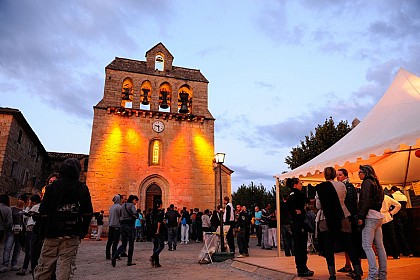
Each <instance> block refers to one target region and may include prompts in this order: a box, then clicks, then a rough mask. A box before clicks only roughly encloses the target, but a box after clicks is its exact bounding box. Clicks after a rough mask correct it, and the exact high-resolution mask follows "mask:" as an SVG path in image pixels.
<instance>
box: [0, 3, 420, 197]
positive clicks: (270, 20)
mask: <svg viewBox="0 0 420 280" xmlns="http://www.w3.org/2000/svg"><path fill="white" fill-rule="evenodd" d="M419 12H420V1H417V0H412V1H410V0H388V1H385V0H383V1H374V0H373V1H357V0H348V1H335V0H312V1H310V0H302V1H286V0H284V1H280V0H270V1H268V0H267V1H263V0H260V1H257V0H254V1H251V0H237V1H229V0H223V1H218V0H208V1H187V0H150V1H144V0H121V1H110V0H109V1H106V0H100V1H99V0H80V1H71V0H69V1H58V0H57V1H53V0H50V1H47V0H38V1H31V0H0V89H1V90H0V107H9V108H16V109H19V110H20V111H21V112H22V113H23V115H24V116H25V118H26V120H27V121H28V123H29V124H30V125H31V127H32V129H33V130H34V131H35V133H36V134H37V136H38V137H39V139H40V140H41V142H42V143H43V145H44V147H45V149H46V150H47V151H51V152H69V153H83V154H88V153H89V148H90V137H91V127H92V120H93V106H95V105H96V104H97V103H98V102H99V101H100V100H101V98H102V96H103V89H104V88H103V86H104V78H105V74H104V73H105V67H106V66H107V65H108V64H109V63H110V62H111V61H112V60H113V59H114V58H115V57H122V58H129V59H134V60H141V61H145V53H146V51H148V50H149V49H150V48H152V47H153V46H155V45H156V44H157V43H159V42H162V43H163V44H164V45H165V46H166V48H167V49H168V50H169V51H170V52H171V53H172V55H173V56H174V61H173V65H174V66H181V67H186V68H193V69H200V71H201V72H202V73H203V75H204V76H205V77H206V78H207V79H208V80H209V92H208V93H209V110H210V112H211V113H212V114H213V116H214V117H215V118H216V122H215V152H224V153H226V159H225V164H226V166H228V167H229V168H230V169H232V170H234V171H235V172H234V173H233V174H232V189H233V190H236V189H237V188H238V187H239V186H240V185H241V184H246V185H248V184H249V183H250V182H251V181H252V182H254V183H255V184H257V185H258V184H260V183H262V184H263V185H264V186H265V187H266V188H267V189H271V187H272V186H273V185H274V184H275V180H274V178H273V175H274V174H278V173H281V172H282V171H286V170H287V165H286V164H285V163H284V161H285V157H286V156H288V155H289V153H290V151H291V149H292V147H295V146H297V145H298V144H299V141H300V140H302V139H304V137H305V135H308V134H309V132H310V131H314V128H315V127H316V126H317V125H318V124H322V123H324V121H325V120H326V119H327V118H329V117H330V116H331V117H332V118H333V119H334V121H335V122H336V123H338V122H339V121H340V120H347V121H348V122H349V123H351V121H352V120H353V119H354V118H356V117H357V118H358V119H360V120H362V121H363V118H364V117H365V115H366V114H367V113H368V112H369V110H370V109H372V107H373V106H374V105H375V103H376V102H377V101H378V100H379V98H380V97H381V96H382V95H383V93H384V92H385V91H386V89H387V87H388V86H389V85H390V84H391V81H392V79H393V77H394V75H395V74H396V72H397V71H398V69H399V68H400V67H403V68H405V69H406V70H408V71H410V72H411V73H413V74H415V75H417V76H419V75H420V63H419V61H420V13H419ZM402 113H403V112H402Z"/></svg>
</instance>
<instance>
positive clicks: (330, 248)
mask: <svg viewBox="0 0 420 280" xmlns="http://www.w3.org/2000/svg"><path fill="white" fill-rule="evenodd" d="M320 237H321V238H322V244H323V245H324V257H325V259H326V260H327V265H328V266H335V259H334V251H335V244H336V241H337V240H338V236H337V233H332V232H330V231H328V230H327V231H323V232H322V233H320Z"/></svg>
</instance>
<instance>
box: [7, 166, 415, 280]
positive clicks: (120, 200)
mask: <svg viewBox="0 0 420 280" xmlns="http://www.w3.org/2000/svg"><path fill="white" fill-rule="evenodd" d="M79 172H80V163H79V162H78V161H77V160H76V159H68V160H66V161H64V163H63V165H62V167H61V169H60V173H59V174H57V173H54V174H51V176H49V178H48V180H47V186H46V187H45V188H44V189H43V190H42V192H41V194H40V195H37V194H36V195H32V196H30V197H28V196H27V195H21V196H19V197H18V200H17V205H16V206H13V207H10V201H9V196H8V195H6V194H2V195H0V218H1V221H0V240H4V246H3V247H4V250H3V260H2V265H1V267H0V272H5V271H8V270H13V271H16V274H17V275H26V274H27V273H28V272H30V273H32V275H33V277H34V279H69V278H70V277H71V275H73V272H74V269H75V267H76V262H75V260H76V254H77V249H78V246H79V244H80V240H81V239H83V238H84V237H85V236H86V235H87V233H88V229H89V225H90V222H91V218H92V216H95V218H96V221H97V236H96V240H101V234H102V229H103V227H104V211H100V212H97V213H93V209H92V202H91V198H90V194H89V189H88V188H87V186H86V185H85V184H84V183H81V182H79V180H78V178H79ZM358 174H359V178H360V180H361V184H360V186H357V187H355V186H354V185H353V184H352V183H351V182H350V181H349V178H348V172H347V170H345V169H339V170H338V171H336V170H335V169H334V168H333V167H326V168H325V169H324V177H325V182H322V183H320V184H318V185H317V186H316V187H315V188H314V189H315V199H314V201H312V202H313V205H314V207H313V208H311V207H309V204H310V201H309V199H308V197H307V196H306V194H307V192H304V191H302V188H303V187H302V182H301V181H300V180H299V179H298V178H290V179H287V180H286V186H287V187H288V188H289V189H290V193H288V194H287V195H284V196H283V197H282V201H281V202H280V232H281V246H282V248H283V250H284V252H285V255H286V256H294V258H295V264H296V269H297V274H298V276H300V277H308V276H312V275H313V274H314V272H313V271H312V270H310V269H309V268H308V266H307V260H308V251H309V246H308V244H313V243H314V239H316V240H317V246H316V247H317V248H316V250H317V251H318V252H319V254H320V255H322V256H324V257H325V259H326V263H327V267H328V271H329V274H330V278H329V279H330V280H334V279H336V272H337V270H336V267H335V259H334V253H335V252H336V251H337V248H339V249H341V250H343V251H344V252H345V254H346V264H345V265H344V266H343V267H342V268H340V269H338V272H347V273H348V276H350V277H352V278H353V279H361V277H362V275H363V271H362V267H361V259H367V261H368V265H369V271H368V279H386V278H387V257H392V258H394V259H399V258H400V256H401V255H403V256H407V257H412V256H413V254H412V251H411V249H410V245H409V242H408V241H407V238H406V231H407V223H408V218H407V213H406V206H407V197H406V196H405V195H404V194H403V193H401V191H400V190H399V189H398V188H397V187H395V186H394V187H392V188H391V190H390V192H389V194H388V195H385V193H384V189H383V188H382V186H381V185H380V182H379V179H378V178H377V176H376V174H375V171H374V169H373V168H372V167H371V166H369V165H361V166H360V170H359V172H358ZM112 201H113V205H112V206H111V207H110V209H109V216H108V240H107V242H106V246H105V258H106V259H107V260H110V261H111V265H112V266H113V267H116V264H117V260H118V259H121V258H122V257H126V258H127V263H126V264H127V266H133V265H136V264H135V263H134V262H133V252H134V246H135V242H152V243H153V249H152V255H151V257H150V263H151V265H152V267H161V264H160V252H161V251H162V250H163V249H164V247H165V245H166V246H167V248H168V251H176V250H177V246H178V244H182V245H187V244H189V243H190V242H203V235H204V234H205V233H209V232H212V233H214V232H217V231H218V228H219V227H220V225H221V219H222V220H223V225H224V229H223V230H225V231H226V242H225V247H224V248H221V250H222V251H224V250H226V251H228V252H231V253H232V254H235V253H237V254H236V257H237V258H242V257H248V256H249V238H250V235H251V234H253V233H255V234H256V238H257V246H259V247H260V248H261V249H264V250H272V248H276V247H277V246H280V244H277V236H278V232H277V212H276V210H275V209H272V208H271V205H270V204H269V203H267V204H266V205H264V207H261V208H260V207H259V206H255V208H254V209H253V211H250V210H248V209H247V207H246V206H245V205H239V204H237V205H235V206H234V205H233V204H232V202H231V201H230V199H229V197H225V198H224V200H223V202H224V205H223V206H220V205H219V206H218V207H217V208H216V209H215V210H213V211H210V210H209V209H205V210H204V211H200V209H198V208H193V209H187V207H183V208H178V207H177V206H175V205H173V204H171V205H169V207H167V208H166V209H165V208H164V207H163V202H162V201H161V200H160V199H156V200H155V201H154V203H153V208H150V209H147V210H144V211H142V210H140V209H138V208H137V203H138V202H139V198H138V197H137V196H136V195H129V196H128V197H127V196H126V195H121V194H117V195H115V196H114V197H113V198H112ZM105 220H106V219H105ZM235 237H236V244H235ZM235 245H236V246H237V247H238V250H237V252H236V248H235V247H236V246H235ZM51 251H54V252H56V253H55V254H50V253H48V252H51ZM21 252H24V254H25V257H24V259H23V263H22V264H21V265H20V264H18V261H19V255H20V253H21ZM376 256H377V258H378V263H377V262H376ZM58 260H59V264H60V267H59V270H58V271H57V273H56V267H57V261H58ZM56 274H57V275H56Z"/></svg>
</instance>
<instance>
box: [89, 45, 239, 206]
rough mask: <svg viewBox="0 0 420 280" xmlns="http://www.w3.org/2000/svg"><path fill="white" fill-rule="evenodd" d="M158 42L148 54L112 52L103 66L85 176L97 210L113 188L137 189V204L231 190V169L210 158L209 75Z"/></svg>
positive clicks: (210, 201)
mask: <svg viewBox="0 0 420 280" xmlns="http://www.w3.org/2000/svg"><path fill="white" fill-rule="evenodd" d="M173 60H174V57H173V56H172V54H171V53H170V52H169V51H168V50H167V49H166V47H165V46H164V45H163V44H162V43H159V44H157V45H156V46H154V47H153V48H151V49H150V50H149V51H147V52H146V61H137V60H132V59H126V58H115V59H114V61H112V62H111V63H110V64H109V65H108V66H107V67H106V68H105V85H104V95H103V98H102V100H101V101H100V102H99V103H98V104H97V105H96V106H94V119H93V127H92V138H91V146H90V154H89V166H88V172H87V180H86V183H87V185H88V186H89V189H90V192H91V196H92V201H93V204H94V209H95V211H99V210H105V211H107V210H108V209H109V207H110V206H111V205H112V201H111V199H112V197H113V196H114V195H115V194H126V195H130V194H135V195H137V196H138V197H139V198H140V201H139V204H138V205H137V207H138V208H140V209H142V210H144V209H147V208H151V207H152V205H153V201H154V200H156V199H158V198H159V199H162V201H163V205H164V207H168V206H169V205H170V204H171V203H173V204H174V205H175V206H177V207H178V208H182V207H184V206H186V207H187V208H188V209H190V208H193V207H199V208H200V210H203V209H206V208H209V209H213V208H214V207H216V206H217V205H218V204H219V203H220V198H219V197H220V191H219V190H220V183H221V184H222V188H223V190H222V195H223V196H225V195H230V193H231V180H230V175H231V173H232V172H233V171H232V170H230V169H229V168H227V167H226V166H224V165H222V167H221V168H220V170H221V173H222V176H221V178H222V179H221V182H220V179H219V178H220V175H219V173H218V172H219V168H216V165H215V163H214V154H215V151H214V122H215V119H214V118H213V116H212V114H211V113H210V111H209V109H208V80H207V79H206V78H205V77H204V76H203V74H202V73H201V72H200V70H196V69H188V68H184V67H178V66H173V65H172V62H173Z"/></svg>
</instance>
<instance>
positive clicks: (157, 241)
mask: <svg viewBox="0 0 420 280" xmlns="http://www.w3.org/2000/svg"><path fill="white" fill-rule="evenodd" d="M164 246H165V245H164V242H163V235H162V234H155V236H154V237H153V256H155V257H156V256H159V254H160V252H162V250H163V247H164Z"/></svg>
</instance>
